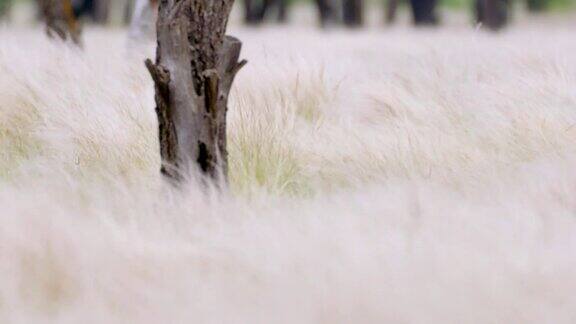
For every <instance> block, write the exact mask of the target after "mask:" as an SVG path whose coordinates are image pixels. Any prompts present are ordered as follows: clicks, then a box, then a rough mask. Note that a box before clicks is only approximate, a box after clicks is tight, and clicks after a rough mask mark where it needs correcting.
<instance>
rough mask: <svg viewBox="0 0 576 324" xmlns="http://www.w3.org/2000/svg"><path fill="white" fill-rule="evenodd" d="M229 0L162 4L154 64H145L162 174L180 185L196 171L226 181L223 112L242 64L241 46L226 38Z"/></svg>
mask: <svg viewBox="0 0 576 324" xmlns="http://www.w3.org/2000/svg"><path fill="white" fill-rule="evenodd" d="M233 2H234V1H233V0H161V1H160V6H159V9H158V22H157V36H158V47H157V50H156V63H152V61H151V60H147V61H146V66H147V67H148V70H149V71H150V74H151V76H152V79H153V80H154V83H155V89H156V113H157V115H158V123H159V138H160V153H161V157H162V169H161V171H162V174H164V175H165V176H166V177H167V178H169V179H171V180H173V181H175V182H181V181H182V180H183V179H184V178H185V176H186V175H187V174H188V173H189V172H191V171H193V170H195V169H197V170H199V171H200V172H201V173H202V174H203V175H205V176H206V177H207V178H211V179H214V180H220V181H225V180H226V174H227V158H228V153H227V148H226V113H227V109H228V107H227V105H228V95H229V93H230V89H231V87H232V82H233V81H234V77H235V76H236V74H237V73H238V71H239V70H240V69H241V68H242V66H244V64H245V63H246V61H240V62H239V61H238V59H239V56H240V51H241V47H242V43H241V42H240V41H239V40H238V39H236V38H233V37H230V36H226V35H225V32H226V25H227V22H228V16H229V14H230V10H231V9H232V4H233Z"/></svg>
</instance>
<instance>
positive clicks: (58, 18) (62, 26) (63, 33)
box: [38, 0, 80, 44]
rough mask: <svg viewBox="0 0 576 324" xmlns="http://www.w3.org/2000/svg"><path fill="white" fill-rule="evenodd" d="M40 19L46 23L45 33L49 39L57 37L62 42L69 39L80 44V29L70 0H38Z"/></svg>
mask: <svg viewBox="0 0 576 324" xmlns="http://www.w3.org/2000/svg"><path fill="white" fill-rule="evenodd" d="M38 2H39V6H40V10H41V12H42V17H43V18H44V22H45V23H46V33H47V34H48V36H49V37H55V36H57V37H59V38H60V39H62V40H68V39H71V40H72V41H73V42H74V43H76V44H80V28H79V26H78V22H77V21H76V17H75V16H74V10H73V9H72V2H71V0H38Z"/></svg>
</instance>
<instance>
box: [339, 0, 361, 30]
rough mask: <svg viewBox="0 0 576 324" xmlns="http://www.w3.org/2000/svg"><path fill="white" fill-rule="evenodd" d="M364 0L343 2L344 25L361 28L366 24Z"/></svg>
mask: <svg viewBox="0 0 576 324" xmlns="http://www.w3.org/2000/svg"><path fill="white" fill-rule="evenodd" d="M363 2H364V1H363V0H343V1H342V3H343V9H344V10H343V12H344V24H345V25H346V26H348V27H359V26H362V23H363V22H364V12H363V11H364V8H363Z"/></svg>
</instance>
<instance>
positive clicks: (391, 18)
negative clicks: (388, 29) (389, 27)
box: [386, 0, 439, 26]
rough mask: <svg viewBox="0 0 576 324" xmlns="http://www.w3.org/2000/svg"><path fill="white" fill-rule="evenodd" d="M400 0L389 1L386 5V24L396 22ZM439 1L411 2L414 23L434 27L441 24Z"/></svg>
mask: <svg viewBox="0 0 576 324" xmlns="http://www.w3.org/2000/svg"><path fill="white" fill-rule="evenodd" d="M399 2H400V0H388V2H387V5H386V23H387V24H392V23H394V22H395V21H396V13H397V11H398V5H399ZM437 3H438V1H437V0H410V8H411V11H412V21H413V22H414V25H416V26H432V25H437V24H438V23H439V19H438V15H437V13H436V7H437Z"/></svg>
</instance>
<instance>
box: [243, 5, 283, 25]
mask: <svg viewBox="0 0 576 324" xmlns="http://www.w3.org/2000/svg"><path fill="white" fill-rule="evenodd" d="M270 11H276V21H278V22H279V23H284V22H286V20H287V19H288V0H244V22H245V23H247V24H251V25H255V24H260V23H262V22H264V20H266V18H268V16H269V15H270Z"/></svg>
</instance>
